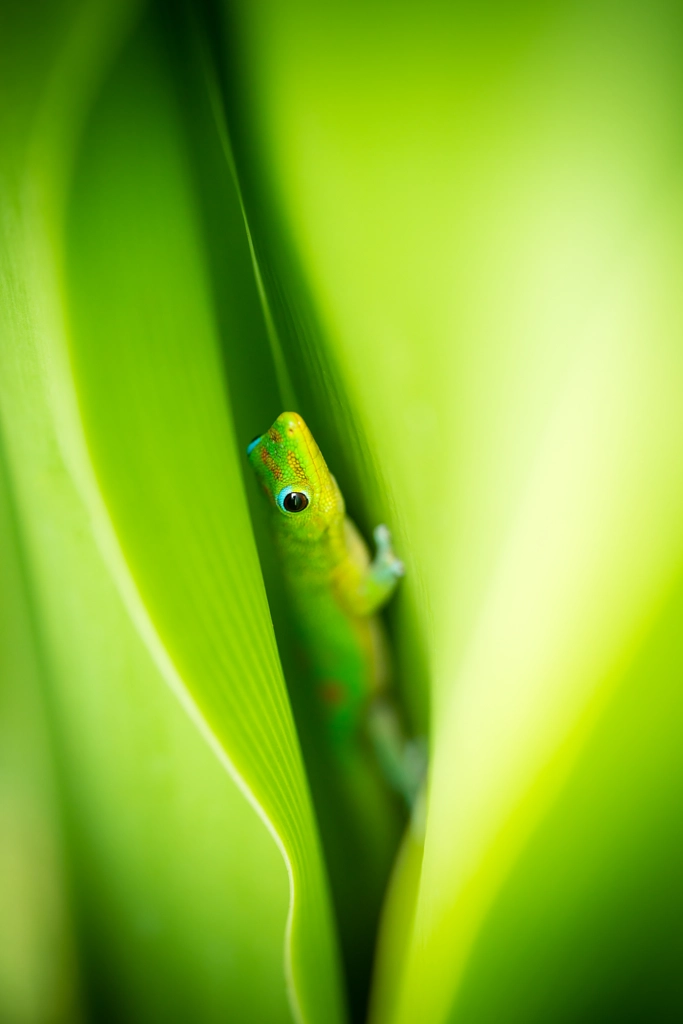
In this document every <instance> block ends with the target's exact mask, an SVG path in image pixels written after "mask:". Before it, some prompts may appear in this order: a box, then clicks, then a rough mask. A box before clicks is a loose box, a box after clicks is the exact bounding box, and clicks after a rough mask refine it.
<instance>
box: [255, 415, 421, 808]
mask: <svg viewBox="0 0 683 1024" xmlns="http://www.w3.org/2000/svg"><path fill="white" fill-rule="evenodd" d="M247 455H248V457H249V462H250V463H251V466H252V468H253V469H254V471H255V473H256V476H257V478H258V480H259V482H260V484H261V486H262V488H263V490H264V491H265V493H266V495H267V497H268V498H269V500H270V503H271V506H272V516H271V518H272V528H273V533H274V537H275V541H276V544H277V548H278V551H279V555H280V561H281V564H282V567H283V572H284V579H285V584H286V588H287V592H288V599H289V603H290V606H291V609H290V610H291V612H292V619H293V623H294V626H295V629H296V632H297V636H298V641H299V647H300V649H301V652H302V655H303V659H304V668H305V675H306V677H307V679H308V680H309V681H310V682H311V683H312V685H313V687H314V690H315V693H316V695H317V697H318V700H319V707H320V711H321V716H322V718H323V720H324V722H325V728H326V730H327V733H328V737H329V743H330V746H331V748H332V750H333V751H334V752H335V753H336V756H337V759H338V761H339V762H344V761H348V762H349V763H352V761H353V757H354V754H355V752H357V751H358V749H359V747H360V746H362V745H363V744H366V745H367V744H368V741H370V744H371V746H372V747H373V748H374V751H375V756H376V758H377V763H378V765H379V767H380V769H381V772H382V774H383V776H384V778H385V779H386V780H387V781H388V782H389V783H390V785H391V786H393V788H394V789H395V790H397V791H398V792H399V793H400V794H401V795H402V796H403V797H404V799H405V801H406V803H407V804H408V806H409V807H410V806H412V804H413V801H414V798H415V796H416V794H417V791H418V789H419V786H420V783H421V781H422V776H423V773H424V765H423V758H422V756H421V753H420V750H419V748H418V746H417V745H416V744H414V743H409V742H406V740H405V739H404V737H403V731H402V728H401V725H400V720H399V717H398V714H397V712H396V709H395V707H394V705H393V704H392V703H391V701H390V699H389V697H388V694H387V684H388V659H387V651H386V641H385V638H384V634H383V631H382V627H381V623H380V621H379V619H378V617H377V614H376V613H377V612H378V611H379V610H380V609H381V608H382V607H383V606H384V605H385V604H386V602H387V601H388V600H389V598H390V597H391V595H392V594H393V592H394V590H395V588H396V584H397V581H398V580H399V579H400V578H401V576H403V574H404V567H403V563H402V562H401V561H400V560H399V559H398V558H397V557H396V555H395V554H394V551H393V548H392V545H391V537H390V534H389V530H388V529H387V527H386V526H378V527H377V528H376V529H375V531H374V539H375V544H376V546H377V553H376V555H375V558H374V559H373V560H372V561H371V560H370V556H369V552H368V549H367V547H366V545H365V542H364V541H363V539H362V537H361V536H360V534H359V532H358V530H357V528H356V527H355V525H354V524H353V523H352V522H351V520H350V519H349V518H348V517H347V515H346V512H345V505H344V499H343V497H342V494H341V491H340V490H339V486H338V484H337V481H336V480H335V478H334V476H333V475H332V474H331V473H330V471H329V469H328V468H327V465H326V463H325V460H324V458H323V456H322V454H321V452H320V449H319V448H318V446H317V444H316V443H315V441H314V439H313V436H312V434H311V432H310V430H309V429H308V427H307V426H306V424H305V423H304V421H303V419H302V418H301V416H299V415H298V414H297V413H293V412H283V413H282V414H281V415H280V416H278V418H277V419H276V420H275V422H274V423H273V425H272V427H271V428H270V430H268V431H267V432H266V433H265V434H262V435H260V436H259V437H256V438H254V440H253V441H252V442H251V444H250V445H249V446H248V448H247Z"/></svg>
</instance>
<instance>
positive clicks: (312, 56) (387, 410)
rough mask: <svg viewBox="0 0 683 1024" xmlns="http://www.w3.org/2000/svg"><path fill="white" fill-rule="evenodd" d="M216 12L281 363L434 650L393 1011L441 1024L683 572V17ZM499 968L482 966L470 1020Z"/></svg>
mask: <svg viewBox="0 0 683 1024" xmlns="http://www.w3.org/2000/svg"><path fill="white" fill-rule="evenodd" d="M226 7H227V8H228V10H229V11H230V12H231V13H230V17H231V18H232V22H231V24H230V31H229V32H228V33H227V36H226V37H227V38H228V40H229V42H228V46H229V47H231V49H230V56H231V58H232V62H233V66H234V67H235V68H236V71H234V77H235V81H236V83H237V84H236V86H235V90H236V94H237V96H238V100H236V101H235V109H236V110H237V112H238V115H240V116H239V117H238V130H237V131H236V140H237V151H238V157H239V161H241V166H242V167H243V175H244V176H245V178H246V179H247V180H249V179H250V178H251V179H252V186H251V193H250V201H251V212H252V216H253V217H254V220H255V222H256V223H258V224H259V225H260V233H259V245H260V247H261V251H262V260H263V262H264V265H267V267H268V268H269V269H268V279H269V281H270V289H271V294H272V301H273V304H274V308H275V309H276V310H278V316H279V322H280V326H281V332H282V337H283V339H284V340H283V344H284V345H285V346H290V347H291V350H292V352H293V353H294V357H295V361H296V360H297V359H298V360H299V361H300V363H301V365H302V367H303V370H302V375H303V376H304V377H305V376H306V375H308V378H309V380H311V381H312V383H313V390H316V389H317V392H318V395H319V396H321V395H323V394H324V395H325V399H324V403H323V401H322V400H319V403H318V405H316V406H315V408H316V410H317V411H318V413H319V414H320V416H321V419H322V421H323V422H324V425H325V427H324V430H326V431H327V432H328V433H329V434H330V435H332V436H333V437H336V444H337V446H339V447H342V446H343V447H346V449H347V458H348V462H349V463H350V464H351V466H352V467H353V468H352V469H351V472H350V476H351V477H353V476H354V475H355V486H356V494H357V493H358V491H359V490H360V489H363V490H364V491H365V493H366V494H367V495H369V497H368V498H366V501H367V502H369V503H370V504H371V505H372V511H373V512H375V509H378V510H380V511H381V514H382V515H383V516H384V515H385V514H388V516H389V518H390V521H391V523H392V525H393V526H394V527H395V528H396V530H397V533H398V540H397V546H398V550H399V551H400V552H401V555H402V557H404V558H405V559H406V562H407V567H408V573H407V578H406V583H405V587H404V588H403V594H402V601H403V607H402V609H401V613H400V615H399V617H398V620H397V625H398V633H399V637H400V634H401V633H402V632H403V631H404V629H406V630H407V631H408V633H409V635H410V636H411V638H412V637H414V636H415V634H416V633H418V632H421V633H422V636H423V637H424V642H425V645H426V650H427V658H428V664H429V667H430V670H431V677H432V688H431V707H432V730H431V740H432V760H431V776H430V794H429V812H428V820H427V834H426V841H425V848H424V859H423V861H422V869H421V874H420V879H419V889H418V890H417V904H416V906H415V914H414V916H413V913H412V911H411V904H412V902H413V900H414V899H415V893H416V887H415V872H414V871H413V870H408V871H407V873H406V875H405V877H404V878H403V880H401V877H400V873H399V876H397V879H396V880H395V882H394V884H393V886H392V890H391V897H390V898H391V900H392V901H399V902H400V903H403V904H405V905H404V906H402V907H397V906H392V907H389V908H388V910H387V915H388V919H392V920H395V921H399V922H401V921H402V922H404V926H405V927H406V928H407V929H408V931H409V933H410V934H409V936H408V937H407V939H406V941H407V943H408V954H407V960H406V964H405V970H404V971H403V972H401V976H400V977H398V976H397V974H398V972H397V971H396V969H395V963H396V957H395V952H396V950H398V949H399V948H400V946H401V942H400V941H399V940H397V938H396V936H395V935H392V936H391V937H390V938H389V936H388V932H387V931H386V930H385V932H384V934H385V942H386V941H391V943H392V945H393V946H394V953H391V954H387V953H386V950H385V951H383V950H380V959H379V963H380V965H381V964H382V963H387V964H389V965H393V966H391V968H390V969H391V970H392V972H393V973H392V974H391V975H390V976H389V977H388V978H387V977H382V978H379V979H378V984H379V989H380V990H381V991H382V992H384V995H383V997H382V1000H381V1005H379V1004H378V1006H377V1010H376V1012H377V1019H378V1020H392V1021H396V1022H401V1024H408V1022H413V1021H415V1020H418V1019H419V1020H420V1021H421V1022H424V1024H431V1022H441V1021H444V1020H445V1019H447V1018H448V1016H449V1013H450V1009H451V1006H452V1005H453V1004H454V1002H455V1005H456V1007H457V996H458V991H459V986H460V984H461V981H462V979H463V972H464V971H465V968H466V964H467V962H468V960H469V958H470V957H471V956H472V952H473V949H474V948H475V943H476V942H477V937H478V935H479V933H480V930H481V928H482V927H484V924H485V922H486V921H487V919H488V916H489V915H493V914H494V912H495V906H496V900H497V898H498V894H499V892H500V889H501V886H502V885H503V884H504V881H505V878H506V877H507V875H508V873H509V872H510V871H511V870H512V869H513V866H514V864H515V862H516V860H517V858H518V857H519V855H520V853H521V851H522V850H523V849H524V847H525V845H526V843H527V842H528V841H529V840H530V837H531V836H532V835H533V834H534V831H535V829H536V828H539V827H540V826H541V823H542V822H543V820H544V817H545V815H546V814H548V813H549V808H550V807H551V806H552V804H553V802H554V800H555V799H556V798H557V796H558V793H559V792H560V791H561V789H562V787H563V785H564V784H565V783H566V782H567V780H568V779H571V774H572V772H573V771H574V770H575V769H574V766H575V763H576V758H577V757H578V756H579V752H580V748H581V745H582V744H583V743H584V742H586V740H587V737H588V735H589V732H590V730H589V729H588V728H587V727H586V728H585V729H584V728H583V727H580V725H579V723H585V722H586V721H587V720H591V715H593V714H597V711H596V709H606V708H607V707H608V705H609V702H610V700H611V699H612V697H613V695H615V694H617V693H618V691H619V687H620V686H621V685H626V684H625V682H624V679H625V676H624V673H625V672H626V671H627V667H628V665H629V663H630V660H631V659H632V657H633V656H634V652H635V651H637V649H638V647H639V645H640V644H641V643H642V642H643V638H644V636H645V635H646V634H647V631H648V629H649V628H650V624H651V622H652V620H653V617H654V616H655V614H656V611H657V609H658V608H659V607H660V606H661V604H662V602H663V601H664V600H665V597H666V595H667V594H668V592H669V589H670V587H671V585H672V580H673V579H674V578H675V576H676V573H677V572H678V569H679V566H680V563H681V558H682V556H683V534H681V530H680V522H681V515H682V513H683V463H681V459H680V452H681V448H682V445H683V412H682V408H683V407H682V406H681V402H680V395H681V392H682V388H683V350H682V349H681V346H680V343H679V341H678V339H679V336H680V333H681V327H682V323H681V320H682V314H683V306H682V305H681V300H680V267H681V255H682V253H681V230H680V226H681V225H680V209H681V205H680V187H679V184H678V172H679V156H678V141H677V134H678V125H679V123H680V108H681V83H680V49H681V45H680V44H681V37H680V21H679V12H678V10H677V8H675V6H674V5H671V4H669V3H665V2H662V3H657V4H654V5H652V4H645V3H637V4H635V5H631V6H630V7H629V9H628V11H624V10H623V9H617V8H615V7H614V5H612V4H611V3H599V4H597V5H596V4H586V3H579V4H574V3H572V4H569V3H568V4H560V5H557V4H545V3H536V2H529V3H526V4H523V5H521V6H520V5H516V6H515V7H514V9H512V8H509V7H507V6H506V5H503V4H500V3H497V2H490V3H485V4H483V5H478V6H477V7H472V6H471V5H470V6H467V5H461V4H456V5H443V4H441V3H437V2H434V3H428V4H426V5H421V7H420V8H419V10H418V9H416V8H415V7H414V5H409V4H398V5H394V6H393V7H392V9H391V16H390V17H389V16H388V11H387V7H386V5H384V4H369V5H363V6H362V8H361V6H360V5H358V4H353V3H352V4H332V5H326V6H325V8H324V9H323V8H320V7H319V6H316V5H314V4H311V3H310V2H308V0H299V2H297V3H294V4H290V5H288V6H287V10H286V11H285V10H283V9H282V8H281V7H280V6H278V5H277V4H274V3H263V4H258V5H253V4H248V3H244V4H243V3H239V2H236V3H233V4H228V5H226ZM302 282H306V284H305V285H303V284H302ZM283 296H284V297H283ZM324 430H323V431H321V432H322V433H324ZM332 447H334V445H332ZM373 478H375V479H376V480H377V481H379V483H378V484H373V483H372V479H373ZM353 492H354V488H353V480H352V487H351V493H352V496H353ZM399 646H400V642H399ZM404 649H405V647H404ZM418 667H419V666H418ZM405 684H406V685H405V692H406V695H407V697H408V700H409V701H410V703H411V704H412V706H413V707H415V708H416V710H417V717H419V704H420V697H419V687H420V678H419V676H416V678H415V680H414V681H413V682H412V685H411V681H410V680H405ZM652 685H653V686H654V687H655V688H657V689H658V692H659V688H664V687H666V685H667V683H666V679H665V677H663V676H661V675H657V676H656V677H655V678H654V679H653V681H652ZM587 716H588V718H587ZM568 737H574V747H572V752H571V757H570V756H569V755H568V754H567V746H566V745H567V743H568V742H569V741H568ZM605 742H607V741H606V740H605ZM549 763H552V764H553V765H554V770H553V771H552V772H551V771H546V769H547V766H548V764H549ZM576 770H577V771H578V768H577V769H576ZM567 784H569V783H568V782H567ZM613 784H614V785H615V786H616V787H617V788H616V790H615V793H614V799H615V800H618V799H619V798H620V797H619V790H618V783H617V781H616V780H613ZM644 820H645V819H644ZM642 827H643V834H642V835H643V841H644V842H645V841H646V837H647V826H646V825H645V824H643V826H642ZM585 828H586V841H587V842H588V841H589V839H590V828H589V825H588V822H586V825H585ZM615 835H616V833H615ZM612 841H613V842H614V845H613V846H612V847H611V849H612V854H613V856H614V857H615V858H618V856H619V852H618V845H617V843H616V839H613V840H612ZM648 848H649V854H648V856H650V857H652V863H655V861H656V857H657V847H656V841H653V844H652V846H651V847H648ZM536 870H539V867H538V863H536ZM548 870H549V871H550V870H551V868H550V866H549V867H548ZM631 884H632V885H633V886H634V888H633V889H632V890H630V889H629V890H628V891H629V892H630V893H631V898H632V899H633V900H636V901H637V900H638V899H639V894H638V891H637V887H636V882H635V880H633V881H632V883H631ZM586 898H588V897H586ZM515 906H516V909H517V917H516V919H515V927H514V928H513V927H512V926H511V925H510V923H509V920H508V925H507V927H508V931H507V934H508V935H509V934H511V933H512V932H514V933H515V934H516V935H517V936H518V941H520V942H521V941H522V936H526V941H528V942H529V944H530V946H531V947H533V943H534V941H535V940H534V938H533V934H532V933H533V928H534V927H535V925H534V923H533V922H532V921H529V920H527V919H526V917H525V915H524V913H523V910H522V905H521V903H519V902H518V903H517V904H515ZM604 913H605V915H609V913H610V910H609V907H608V906H607V905H605V908H604ZM634 919H635V912H634ZM527 930H528V932H529V933H530V934H528V933H527ZM487 941H489V942H491V943H492V942H493V941H494V938H493V936H492V935H491V934H490V933H489V937H488V940H487ZM576 941H577V942H578V941H579V940H578V939H577V940H576ZM605 941H606V942H607V940H605ZM487 948H492V947H490V946H489V947H487ZM601 948H602V947H601ZM496 949H497V950H498V954H499V955H503V954H502V953H501V947H500V945H498V946H496ZM564 955H565V956H566V957H567V958H568V959H570V958H571V957H572V956H577V957H580V956H581V953H580V950H579V949H578V948H574V947H569V946H568V947H567V948H565V949H564ZM596 955H597V953H596ZM387 969H389V968H387ZM528 969H529V970H530V969H531V966H530V965H529V967H528ZM497 978H498V968H497V966H496V958H495V957H493V956H488V957H487V958H485V959H482V960H481V961H478V971H477V974H476V977H474V976H473V980H472V982H471V985H472V988H471V989H470V990H469V993H468V1000H469V1001H468V1004H467V1005H468V1006H469V1007H470V1008H471V1007H474V1006H475V1005H476V1006H479V1005H480V1000H481V1001H482V1002H481V1005H484V1002H483V1001H484V999H485V998H488V997H486V993H489V992H491V991H492V990H493V989H494V988H495V986H496V984H497ZM596 984H597V982H596ZM605 984H606V985H609V984H611V982H609V980H608V979H606V981H605ZM475 987H476V990H475ZM392 990H393V993H392ZM550 1002H552V1000H550ZM550 1002H549V1004H547V1005H545V1013H546V1018H545V1019H548V1017H552V1018H553V1019H554V1018H555V1010H554V1009H551V1008H550ZM487 1005H488V1004H487ZM497 1012H498V1017H497V1018H496V1019H500V1012H502V1011H501V1008H500V1006H498V1008H497ZM515 1013H516V1010H515V1008H514V1007H510V1006H508V1007H507V1008H506V1015H507V1016H509V1017H510V1018H511V1019H514V1017H515ZM465 1017H466V1015H465V1016H463V1018H462V1019H465ZM456 1019H458V1020H459V1019H460V1017H459V1016H458V1015H457V1010H456ZM520 1019H523V1015H522V1018H520ZM575 1019H581V1018H580V1017H579V1018H575Z"/></svg>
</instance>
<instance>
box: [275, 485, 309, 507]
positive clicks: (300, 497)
mask: <svg viewBox="0 0 683 1024" xmlns="http://www.w3.org/2000/svg"><path fill="white" fill-rule="evenodd" d="M277 503H278V505H279V506H280V508H281V509H282V511H283V512H303V510H304V509H305V508H308V505H309V503H310V499H309V497H308V495H307V494H306V492H305V491H297V490H296V489H295V488H294V487H283V488H282V490H281V491H280V493H279V494H278V496H277Z"/></svg>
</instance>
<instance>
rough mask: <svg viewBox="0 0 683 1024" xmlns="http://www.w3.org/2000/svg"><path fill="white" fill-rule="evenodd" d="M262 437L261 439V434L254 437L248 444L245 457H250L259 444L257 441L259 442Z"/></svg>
mask: <svg viewBox="0 0 683 1024" xmlns="http://www.w3.org/2000/svg"><path fill="white" fill-rule="evenodd" d="M262 437H263V434H259V435H258V437H255V438H254V439H253V440H252V441H250V442H249V444H248V445H247V455H251V453H252V452H253V450H254V448H255V447H256V445H257V444H258V443H259V441H260V440H261V438H262Z"/></svg>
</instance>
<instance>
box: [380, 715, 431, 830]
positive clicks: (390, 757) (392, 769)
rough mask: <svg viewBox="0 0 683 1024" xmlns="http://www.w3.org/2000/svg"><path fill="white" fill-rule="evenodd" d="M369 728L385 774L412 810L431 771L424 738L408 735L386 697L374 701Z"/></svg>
mask: <svg viewBox="0 0 683 1024" xmlns="http://www.w3.org/2000/svg"><path fill="white" fill-rule="evenodd" d="M368 731H369V734H370V738H371V739H372V743H373V746H374V748H375V754H376V756H377V760H378V762H379V765H380V768H381V769H382V774H383V775H384V777H385V778H386V780H387V782H388V783H389V784H390V785H391V786H392V787H393V789H395V790H396V791H397V792H398V793H400V794H401V796H402V797H403V798H404V800H405V802H406V804H407V805H408V809H409V810H412V808H413V805H414V803H415V800H416V798H417V795H418V793H419V792H420V789H421V788H422V784H423V782H424V779H425V776H426V774H427V749H426V744H425V742H424V740H422V739H411V740H409V739H407V738H406V735H405V732H404V730H403V727H402V725H401V721H400V719H399V716H398V713H397V711H396V708H395V707H394V706H393V704H392V703H391V702H390V701H389V700H388V699H387V698H386V697H377V698H375V700H374V701H373V702H372V704H371V706H370V710H369V713H368Z"/></svg>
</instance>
